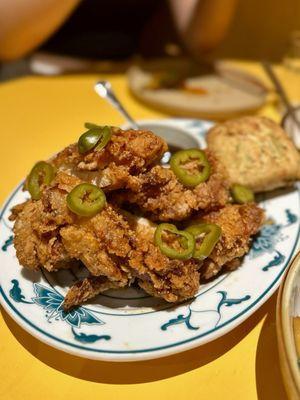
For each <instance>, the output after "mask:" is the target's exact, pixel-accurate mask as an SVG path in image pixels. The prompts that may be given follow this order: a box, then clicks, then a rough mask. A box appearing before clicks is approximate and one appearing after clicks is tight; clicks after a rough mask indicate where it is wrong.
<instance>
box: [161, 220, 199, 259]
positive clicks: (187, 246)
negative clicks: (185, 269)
mask: <svg viewBox="0 0 300 400" xmlns="http://www.w3.org/2000/svg"><path fill="white" fill-rule="evenodd" d="M164 232H170V233H173V234H174V235H178V236H179V237H180V239H181V238H182V239H184V246H181V250H177V249H175V248H173V247H170V246H169V245H168V244H167V243H166V242H165V241H164V240H163V237H162V235H163V233H164ZM180 239H179V243H181V241H180ZM154 243H155V244H156V246H158V247H159V249H160V251H161V252H162V253H163V254H164V255H165V256H167V257H169V258H172V259H177V260H187V259H188V258H191V256H192V255H193V252H194V250H195V239H194V236H193V235H192V234H191V233H189V232H186V231H180V230H178V229H177V228H176V226H175V225H173V224H160V225H158V227H157V228H156V231H155V234H154Z"/></svg>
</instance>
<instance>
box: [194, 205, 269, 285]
mask: <svg viewBox="0 0 300 400" xmlns="http://www.w3.org/2000/svg"><path fill="white" fill-rule="evenodd" d="M200 219H201V220H202V221H204V222H211V223H214V224H216V225H219V226H220V227H221V228H222V236H221V238H220V240H219V242H218V243H217V244H216V246H215V248H214V249H213V251H212V253H211V254H210V256H209V257H208V258H207V259H206V260H204V262H203V266H202V267H201V277H204V278H205V279H209V278H212V277H213V276H215V275H216V274H217V273H219V272H220V271H221V269H222V268H226V269H228V270H233V269H236V268H237V267H238V266H239V265H240V258H241V257H243V256H244V255H245V254H246V253H248V251H249V248H250V243H251V236H253V235H255V234H256V233H257V232H258V231H259V229H260V227H261V225H262V223H263V221H264V211H263V210H262V209H261V208H260V207H258V206H257V205H256V204H254V203H252V204H244V205H227V206H226V207H224V208H221V209H220V210H218V211H213V212H211V213H209V214H206V215H203V216H200Z"/></svg>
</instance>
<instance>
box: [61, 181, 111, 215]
mask: <svg viewBox="0 0 300 400" xmlns="http://www.w3.org/2000/svg"><path fill="white" fill-rule="evenodd" d="M105 204H106V198H105V194H104V193H103V191H102V190H101V189H100V188H98V187H97V186H95V185H92V184H91V183H81V184H79V185H77V186H75V187H74V188H73V189H72V191H71V192H70V193H69V194H68V196H67V205H68V207H69V209H70V210H71V211H72V212H73V213H75V214H77V215H80V216H81V217H92V216H94V215H96V214H97V213H98V212H100V211H101V210H102V209H103V207H104V206H105Z"/></svg>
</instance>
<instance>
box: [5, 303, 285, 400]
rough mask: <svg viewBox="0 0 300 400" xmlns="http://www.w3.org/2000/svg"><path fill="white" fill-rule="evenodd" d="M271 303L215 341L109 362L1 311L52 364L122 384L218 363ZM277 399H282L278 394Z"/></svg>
mask: <svg viewBox="0 0 300 400" xmlns="http://www.w3.org/2000/svg"><path fill="white" fill-rule="evenodd" d="M273 297H274V296H273ZM271 301H272V300H271ZM269 302H270V300H269V301H268V302H267V303H266V304H264V305H263V306H262V307H261V308H260V309H259V310H258V311H257V312H256V313H255V314H253V315H252V316H250V317H249V318H248V319H247V320H246V321H244V322H243V323H242V324H241V325H239V326H238V327H236V328H235V329H233V330H232V331H231V332H229V333H227V334H226V335H224V336H222V337H220V338H218V339H216V340H214V341H213V342H210V343H207V344H205V345H202V346H200V347H197V348H194V349H192V350H188V351H185V352H182V353H179V354H175V355H172V356H168V357H163V358H159V359H156V360H146V361H136V362H106V361H96V360H88V359H84V358H80V357H77V356H72V355H70V354H67V353H64V352H62V351H60V350H57V349H55V348H52V347H50V346H48V345H46V344H44V343H42V342H40V341H39V340H38V339H36V338H34V337H33V336H31V335H30V334H29V333H27V332H26V331H25V330H23V329H22V328H21V327H20V326H19V325H18V324H17V323H16V322H15V321H14V320H13V319H12V318H11V317H10V316H9V315H8V314H7V313H6V312H5V311H4V310H3V309H1V312H2V316H3V318H4V321H5V323H6V325H7V327H8V329H9V330H10V331H11V332H12V334H13V335H14V337H15V338H16V340H17V341H18V342H19V343H20V344H21V345H22V346H23V347H24V348H25V349H26V350H27V351H29V352H30V353H31V354H32V355H33V356H34V357H36V358H37V359H39V360H40V361H41V362H43V363H45V364H46V365H48V366H49V367H51V368H54V369H56V370H57V371H60V372H63V373H65V374H68V375H70V376H72V377H75V378H79V379H83V380H86V381H91V382H97V383H106V384H118V385H122V384H137V383H146V382H155V381H159V380H162V379H167V378H171V377H174V376H177V375H181V374H184V373H187V372H189V371H192V370H195V369H198V368H201V367H202V366H204V365H206V364H209V363H212V362H217V360H218V359H219V358H220V357H222V356H223V355H224V354H226V353H227V352H228V351H230V350H231V349H232V348H233V347H235V346H236V345H238V344H239V342H240V341H242V340H243V339H244V338H245V337H246V336H247V335H248V334H249V333H250V332H251V330H252V329H253V328H254V327H255V326H256V325H257V324H258V323H259V322H260V321H261V320H262V319H263V318H264V317H265V315H266V314H267V312H268V309H269V307H270V306H269ZM232 368H233V372H232V373H235V371H236V365H232ZM269 384H270V385H271V383H269ZM277 398H278V399H279V397H274V399H277ZM264 399H266V398H264ZM282 399H284V398H282Z"/></svg>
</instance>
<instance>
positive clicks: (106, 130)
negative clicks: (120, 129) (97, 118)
mask: <svg viewBox="0 0 300 400" xmlns="http://www.w3.org/2000/svg"><path fill="white" fill-rule="evenodd" d="M111 135H112V131H111V127H110V126H104V127H103V128H102V129H101V135H100V138H99V140H98V143H97V146H96V147H95V150H101V149H103V147H105V146H106V145H107V143H108V142H109V141H110V138H111Z"/></svg>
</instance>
